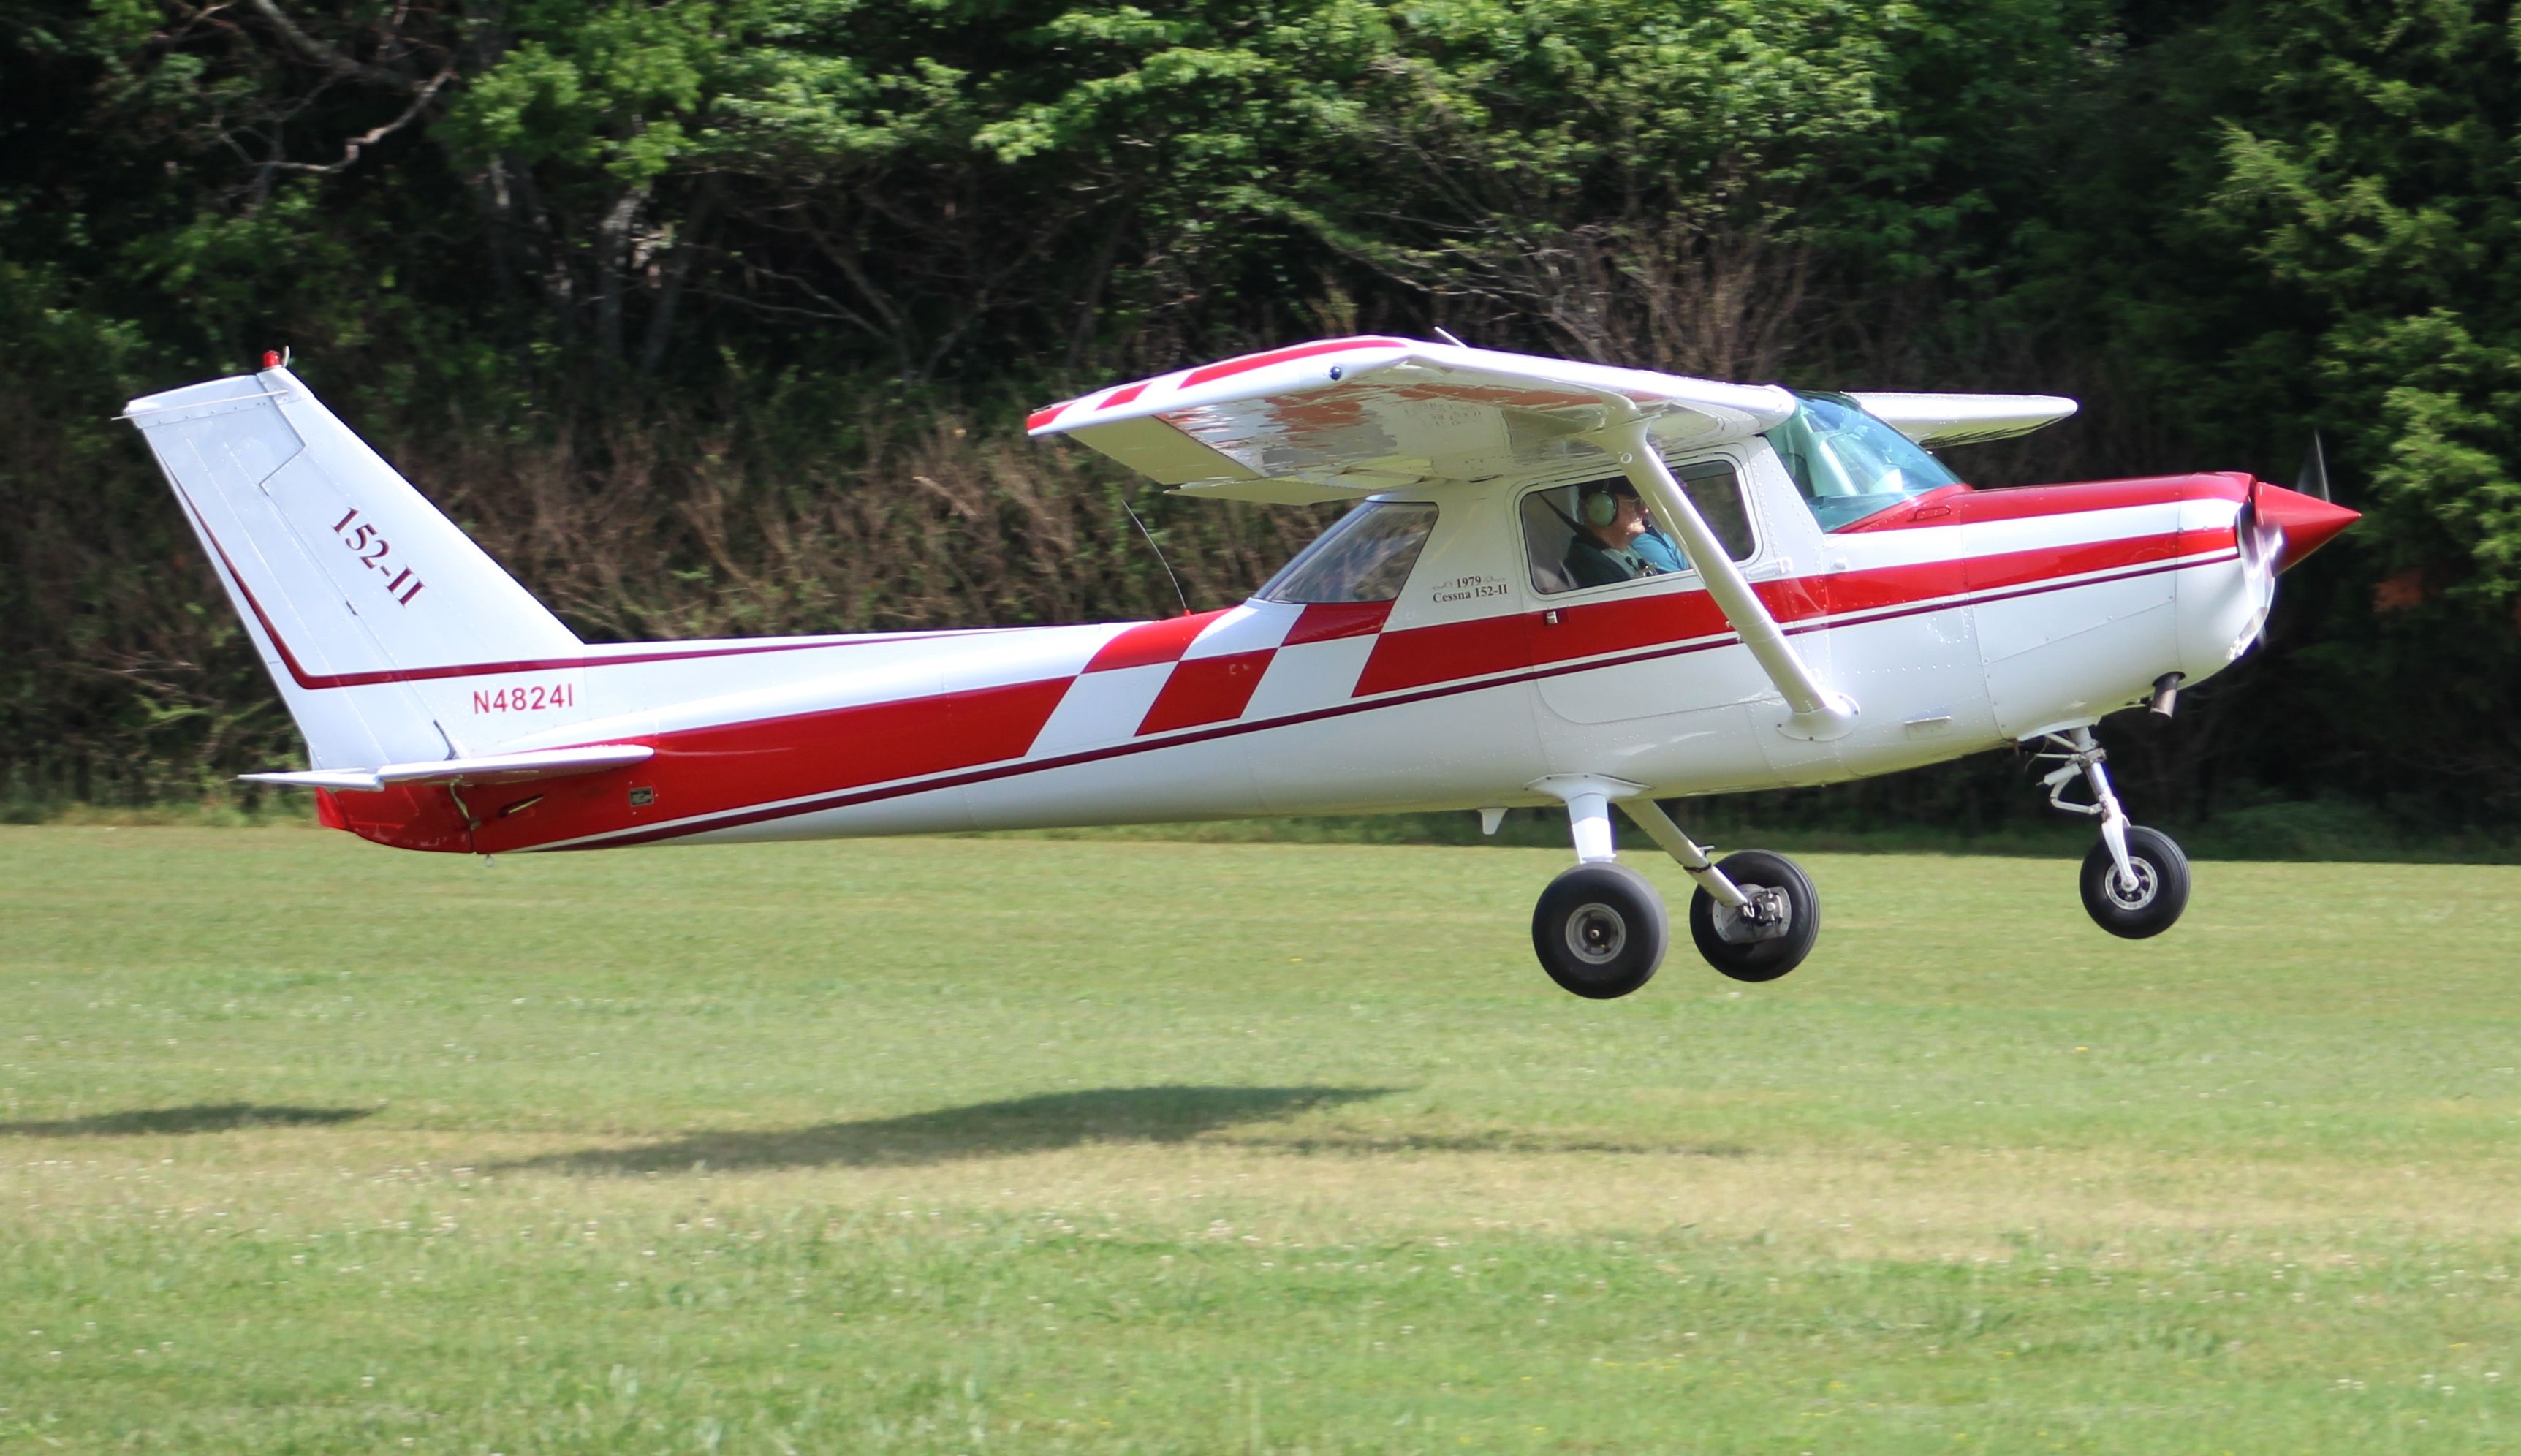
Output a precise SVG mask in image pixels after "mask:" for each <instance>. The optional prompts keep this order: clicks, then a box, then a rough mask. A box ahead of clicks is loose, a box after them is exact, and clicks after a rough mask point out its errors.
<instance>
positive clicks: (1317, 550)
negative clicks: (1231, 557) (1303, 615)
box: [1260, 501, 1436, 602]
mask: <svg viewBox="0 0 2521 1456" xmlns="http://www.w3.org/2000/svg"><path fill="white" fill-rule="evenodd" d="M1435 528H1436V508H1435V507H1434V506H1431V505H1427V504H1425V503H1423V502H1417V501H1367V502H1365V503H1364V504H1362V505H1360V506H1358V507H1357V508H1356V509H1355V510H1353V511H1351V512H1349V513H1348V514H1347V515H1345V516H1343V517H1341V518H1340V519H1339V520H1337V521H1335V522H1333V523H1331V528H1330V529H1329V530H1326V531H1324V532H1322V533H1321V534H1320V535H1319V536H1316V537H1314V538H1313V544H1311V545H1310V546H1307V547H1306V548H1305V549H1304V550H1303V551H1302V552H1300V553H1298V554H1297V557H1296V559H1295V560H1294V561H1291V562H1289V563H1287V565H1286V566H1285V568H1283V569H1280V571H1279V572H1278V574H1277V575H1275V576H1272V577H1270V578H1269V583H1268V585H1266V586H1263V587H1261V592H1260V595H1261V600H1262V601H1264V602H1389V601H1391V600H1392V599H1394V598H1395V597H1398V596H1399V595H1400V588H1401V586H1402V584H1403V583H1405V582H1407V581H1408V579H1409V569H1410V568H1411V567H1414V566H1416V565H1417V564H1418V553H1419V551H1420V549H1421V548H1423V547H1425V546H1426V544H1427V533H1428V532H1429V531H1431V530H1434V529H1435Z"/></svg>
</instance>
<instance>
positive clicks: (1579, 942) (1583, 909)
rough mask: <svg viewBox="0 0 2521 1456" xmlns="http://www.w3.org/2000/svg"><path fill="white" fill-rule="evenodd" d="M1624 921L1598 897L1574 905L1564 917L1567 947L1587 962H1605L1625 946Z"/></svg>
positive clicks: (1609, 960) (1570, 951) (1602, 963)
mask: <svg viewBox="0 0 2521 1456" xmlns="http://www.w3.org/2000/svg"><path fill="white" fill-rule="evenodd" d="M1627 944H1628V923H1627V920H1626V919H1625V918H1624V917H1622V916H1621V914H1620V912H1619V911H1617V910H1614V909H1612V908H1611V907H1610V906H1608V905H1605V904H1603V903H1601V902H1600V901H1598V900H1596V901H1591V902H1589V903H1586V904H1582V905H1579V906H1577V907H1576V910H1575V913H1574V914H1572V915H1569V916H1568V917H1567V950H1568V953H1569V954H1571V955H1573V956H1575V957H1576V959H1578V960H1580V961H1582V962H1583V963H1584V964H1585V965H1588V966H1607V965H1609V964H1610V963H1611V962H1612V961H1614V960H1617V959H1618V958H1619V954H1620V952H1621V951H1623V950H1625V949H1627Z"/></svg>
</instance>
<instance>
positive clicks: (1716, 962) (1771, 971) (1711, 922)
mask: <svg viewBox="0 0 2521 1456" xmlns="http://www.w3.org/2000/svg"><path fill="white" fill-rule="evenodd" d="M1716 868H1718V869H1719V870H1722V871H1723V872H1724V878H1725V879H1727V880H1730V881H1732V882H1733V884H1734V885H1735V886H1736V887H1738V888H1740V889H1741V891H1742V892H1743V893H1744V894H1752V895H1756V894H1757V893H1758V892H1759V891H1761V890H1765V889H1775V890H1782V891H1784V893H1785V918H1784V920H1783V922H1782V923H1780V924H1778V925H1775V926H1773V927H1771V926H1754V925H1751V924H1748V923H1746V922H1745V921H1744V920H1743V918H1742V916H1741V915H1740V913H1739V912H1736V911H1727V910H1725V909H1724V907H1723V906H1721V905H1719V904H1717V903H1716V897H1715V896H1714V895H1711V894H1709V893H1708V892H1707V891H1706V890H1703V889H1702V890H1699V891H1697V892H1695V893H1693V894H1692V895H1690V897H1689V938H1690V939H1692V940H1695V941H1697V942H1698V953H1699V954H1700V955H1702V956H1705V957H1706V958H1707V964H1709V965H1711V966H1713V967H1715V968H1716V969H1717V970H1719V971H1721V972H1723V973H1724V974H1725V975H1727V976H1729V977H1731V978H1734V979H1735V980H1753V981H1759V980H1774V979H1776V978H1778V977H1780V976H1783V975H1785V974H1786V973H1787V972H1789V971H1792V970H1793V969H1795V968H1796V967H1797V966H1800V965H1802V964H1803V963H1804V957H1806V956H1808V955H1811V950H1812V945H1813V944H1814V942H1816V941H1818V940H1819V939H1820V891H1818V890H1816V889H1814V888H1812V883H1811V877H1810V876H1808V875H1806V874H1805V873H1804V871H1803V866H1801V865H1799V864H1796V863H1795V862H1794V861H1793V860H1791V859H1788V858H1786V857H1785V856H1784V855H1782V854H1770V853H1769V852H1768V851H1767V850H1765V849H1745V850H1743V851H1742V852H1741V853H1739V854H1728V855H1726V856H1724V858H1723V859H1722V860H1720V861H1719V862H1718V864H1717V866H1716Z"/></svg>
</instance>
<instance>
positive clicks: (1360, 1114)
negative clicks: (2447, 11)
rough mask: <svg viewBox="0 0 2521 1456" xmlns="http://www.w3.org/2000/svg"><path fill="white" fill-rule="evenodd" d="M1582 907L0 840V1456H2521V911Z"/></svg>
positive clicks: (127, 841) (1383, 873)
mask: <svg viewBox="0 0 2521 1456" xmlns="http://www.w3.org/2000/svg"><path fill="white" fill-rule="evenodd" d="M1632 858H1633V857H1632ZM1564 860H1565V856H1564V855H1563V854H1556V853H1546V852H1541V851H1535V850H1509V849H1490V848H1396V847H1355V848H1346V847H1336V846H1319V845H1217V844H1208V845H1200V844H1169V843H1151V842H1048V841H1026V840H983V841H973V840H965V841H908V842H874V843H842V844H814V845H792V846H770V847H760V848H729V849H659V850H647V851H633V852H630V853H624V854H618V855H586V856H549V857H541V858H533V857H522V858H512V859H502V860H500V861H499V862H498V863H496V864H495V865H490V866H483V865H481V864H479V863H476V862H471V861H462V860H446V859H438V858H430V857H423V856H409V855H396V854H392V853H390V852H388V851H384V850H379V849H375V848H372V847H370V846H366V845H363V844H359V843H357V842H353V841H351V840H349V839H347V838H345V837H343V836H338V835H329V834H316V833H311V832H306V831H299V830H259V831H257V830H232V831H214V830H199V831H192V830H121V831H115V830H101V829H85V830H72V829H27V830H7V831H0V977H5V981H0V984H4V985H5V991H6V1000H5V1002H0V1006H4V1007H5V1010H0V1448H5V1449H10V1450H16V1449H24V1450H29V1451H32V1450H50V1449H57V1448H70V1449H93V1450H115V1451H122V1450H138V1451H182V1452H215V1451H252V1452H257V1453H270V1452H287V1451H328V1452H329V1451H390V1450H405V1449H412V1450H424V1451H443V1452H484V1451H496V1452H502V1453H520V1452H541V1451H641V1452H646V1451H661V1452H679V1451H722V1452H736V1451H740V1452H783V1451H799V1452H804V1451H839V1452H857V1451H916V1452H929V1451H938V1452H944V1451H974V1452H977V1451H995V1450H1012V1451H1079V1452H1118V1451H1145V1452H1154V1451H1183V1452H1209V1451H1281V1452H1285V1451H1311V1452H1348V1451H1377V1452H1380V1451H1393V1452H1403V1451H1429V1452H1433V1451H1462V1450H1474V1451H1548V1452H1556V1451H1581V1452H1603V1451H1618V1452H1630V1451H1633V1452H1665V1451H1719V1452H1766V1451H1775V1452H1802V1451H1811V1452H1823V1453H1844V1452H1870V1451H1936V1452H1947V1451H2004V1452H2013V1451H2087V1452H2096V1451H2108V1452H2117V1451H2176V1452H2219V1451H2233V1452H2260V1451H2314V1452H2387V1451H2459V1452H2469V1451H2485V1450H2509V1449H2521V1398H2516V1395H2515V1388H2521V1291H2516V1288H2515V1281H2514V1274H2515V1271H2516V1269H2517V1268H2521V1161H2516V1160H2515V1159H2514V1157H2513V1153H2514V1145H2515V1137H2516V1134H2517V1133H2521V1074H2516V1065H2521V908H2516V900H2517V899H2521V870H2515V869H2510V868H2480V867H2442V866H2427V867H2421V868H2394V867H2389V866H2368V865H2329V866H2314V865H2246V864H2202V865H2200V866H2199V867H2198V869H2197V897H2196V901H2195V903H2194V905H2193V907H2192V909H2191V910H2190V912H2189V916H2188V919H2187V920H2186V921H2185V922H2184V923H2183V924H2181V925H2180V926H2179V927H2178V928H2177V930H2176V931H2174V932H2173V933H2171V934H2169V935H2167V936H2165V937H2163V938H2162V939H2160V940H2157V941H2153V942H2150V943H2132V944H2131V943H2123V942H2119V941H2115V940H2112V939H2110V938H2109V937H2107V936H2105V935H2103V934H2102V933H2100V932H2098V931H2097V930H2095V929H2093V928H2092V927H2091V926H2090V925H2089V924H2088V923H2087V922H2086V921H2085V919H2084V918H2083V914H2082V911H2081V909H2080V908H2079V907H2078V905H2077V903H2076V900H2075V895H2074V867H2073V865H2072V864H2070V863H2065V862H2057V863H2047V862H2040V861H2036V860H2018V859H2016V860H2003V859H1957V858H1942V857H1932V856H1905V857H1891V856H1882V857H1818V856H1815V857H1813V858H1811V860H1809V861H1808V866H1809V868H1810V869H1811V871H1812V874H1813V877H1814V879H1815V880H1816V881H1817V882H1818V883H1819V885H1820V887H1821V889H1822V893H1823V895H1824V897H1825V904H1826V930H1825V932H1824V934H1823V938H1822V941H1821V947H1820V950H1819V951H1818V953H1817V954H1816V955H1815V956H1814V958H1813V960H1812V961H1811V963H1810V964H1809V965H1807V966H1806V967H1805V968H1804V969H1803V970H1802V971H1799V972H1798V973H1796V974H1795V975H1794V976H1793V977H1791V978H1787V979H1786V980H1783V981H1780V982H1777V983H1775V984H1772V985H1768V986H1742V987H1736V986H1734V985H1733V984H1731V983H1730V982H1727V981H1724V980H1722V979H1720V978H1718V977H1716V976H1715V975H1714V973H1712V972H1709V971H1707V970H1705V969H1704V968H1703V967H1702V966H1701V965H1700V964H1699V963H1698V962H1697V961H1696V959H1695V958H1694V956H1692V955H1691V954H1690V952H1689V951H1688V949H1687V947H1686V943H1685V939H1684V943H1683V945H1682V946H1681V947H1679V948H1677V949H1676V950H1675V952H1674V954H1673V957H1672V959H1671V960H1670V961H1669V962H1668V963H1667V965H1666V967H1665V970H1664V973H1663V976H1662V977H1661V978H1659V979H1658V980H1657V981H1656V982H1655V983H1654V984H1653V985H1651V986H1649V987H1648V988H1647V989H1646V990H1645V991H1644V992H1642V993H1640V994H1639V995H1637V996H1635V997H1633V998H1631V999H1629V1000H1627V1001H1624V1002H1615V1003H1608V1004H1593V1003H1587V1002H1582V1001H1579V1000H1576V999H1574V998H1572V997H1568V996H1566V995H1563V994H1562V993H1560V992H1558V991H1556V990H1555V989H1553V988H1552V987H1550V986H1549V985H1548V984H1547V983H1546V981H1545V980H1544V979H1543V978H1542V977H1541V975H1540V973H1539V971H1538V970H1537V969H1536V967H1535V966H1534V965H1533V964H1532V962H1531V952H1530V947H1529V943H1528V938H1527V925H1528V917H1529V913H1530V906H1531V901H1532V898H1533V896H1534V895H1535V894H1536V892H1537V890H1538V889H1539V887H1540V886H1541V885H1542V884H1543V883H1545V882H1546V880H1547V878H1548V877H1549V876H1550V875H1552V874H1554V873H1556V872H1557V871H1558V869H1559V868H1561V867H1562V865H1563V863H1564ZM1636 862H1637V863H1639V864H1640V865H1642V866H1643V867H1645V868H1646V869H1647V870H1648V872H1649V873H1651V874H1653V875H1654V876H1655V877H1656V879H1657V880H1658V881H1659V882H1660V883H1662V884H1664V885H1665V886H1666V887H1667V890H1668V892H1669V893H1670V894H1671V895H1672V897H1673V901H1674V902H1675V903H1676V904H1677V903H1679V902H1680V901H1681V899H1682V890H1683V889H1684V888H1685V884H1684V882H1683V881H1682V880H1681V878H1680V876H1679V875H1678V873H1677V871H1676V870H1674V869H1673V867H1672V866H1670V865H1668V864H1665V865H1655V864H1653V863H1651V862H1649V861H1645V860H1641V859H1640V860H1637V861H1636Z"/></svg>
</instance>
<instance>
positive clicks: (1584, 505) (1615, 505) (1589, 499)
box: [1576, 485, 1620, 526]
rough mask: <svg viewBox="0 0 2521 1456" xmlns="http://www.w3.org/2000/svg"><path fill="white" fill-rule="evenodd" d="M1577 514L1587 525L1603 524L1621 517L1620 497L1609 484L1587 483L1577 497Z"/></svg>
mask: <svg viewBox="0 0 2521 1456" xmlns="http://www.w3.org/2000/svg"><path fill="white" fill-rule="evenodd" d="M1576 516H1577V519H1578V520H1580V521H1582V522H1583V523H1585V524H1586V525H1592V526H1603V525H1608V524H1610V523H1612V522H1614V521H1617V520H1619V519H1620V497H1619V494H1618V492H1617V491H1616V489H1615V488H1614V487H1612V486H1609V485H1587V486H1585V487H1584V488H1583V490H1582V491H1581V493H1579V494H1578V495H1577V497H1576Z"/></svg>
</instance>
